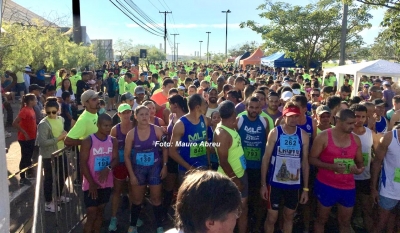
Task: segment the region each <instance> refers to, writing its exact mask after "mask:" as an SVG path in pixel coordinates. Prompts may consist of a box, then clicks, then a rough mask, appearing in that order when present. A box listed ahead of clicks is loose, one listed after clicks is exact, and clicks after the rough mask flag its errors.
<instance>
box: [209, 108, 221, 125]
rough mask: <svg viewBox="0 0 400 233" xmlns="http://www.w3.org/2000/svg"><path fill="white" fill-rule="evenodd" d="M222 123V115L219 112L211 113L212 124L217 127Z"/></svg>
mask: <svg viewBox="0 0 400 233" xmlns="http://www.w3.org/2000/svg"><path fill="white" fill-rule="evenodd" d="M220 122H221V115H219V111H214V112H212V113H211V124H212V125H214V126H215V125H217V124H218V123H220Z"/></svg>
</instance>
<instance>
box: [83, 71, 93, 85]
mask: <svg viewBox="0 0 400 233" xmlns="http://www.w3.org/2000/svg"><path fill="white" fill-rule="evenodd" d="M81 77H82V81H84V82H87V81H88V80H89V79H91V78H92V72H91V71H84V72H82V75H81Z"/></svg>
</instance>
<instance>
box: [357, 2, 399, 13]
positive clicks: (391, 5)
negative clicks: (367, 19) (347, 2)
mask: <svg viewBox="0 0 400 233" xmlns="http://www.w3.org/2000/svg"><path fill="white" fill-rule="evenodd" d="M357 1H358V2H361V3H364V4H367V5H371V6H376V7H386V8H389V9H393V10H397V11H400V1H399V0H357Z"/></svg>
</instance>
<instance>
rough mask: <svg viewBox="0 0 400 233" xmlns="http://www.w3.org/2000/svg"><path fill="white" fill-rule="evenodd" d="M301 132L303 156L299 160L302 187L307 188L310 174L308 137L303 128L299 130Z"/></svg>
mask: <svg viewBox="0 0 400 233" xmlns="http://www.w3.org/2000/svg"><path fill="white" fill-rule="evenodd" d="M301 134H302V140H303V158H302V162H301V169H302V171H303V183H304V188H308V178H309V175H310V164H309V163H308V151H309V145H310V137H309V136H308V134H307V133H306V132H305V131H304V130H301ZM307 192H308V191H307Z"/></svg>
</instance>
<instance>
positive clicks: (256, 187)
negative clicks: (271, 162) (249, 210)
mask: <svg viewBox="0 0 400 233" xmlns="http://www.w3.org/2000/svg"><path fill="white" fill-rule="evenodd" d="M246 172H247V176H248V180H249V197H250V198H252V197H257V198H258V197H260V198H261V196H260V188H261V169H251V168H247V169H246Z"/></svg>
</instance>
